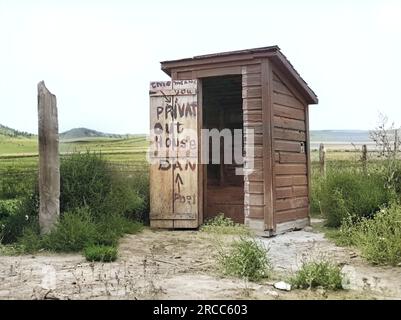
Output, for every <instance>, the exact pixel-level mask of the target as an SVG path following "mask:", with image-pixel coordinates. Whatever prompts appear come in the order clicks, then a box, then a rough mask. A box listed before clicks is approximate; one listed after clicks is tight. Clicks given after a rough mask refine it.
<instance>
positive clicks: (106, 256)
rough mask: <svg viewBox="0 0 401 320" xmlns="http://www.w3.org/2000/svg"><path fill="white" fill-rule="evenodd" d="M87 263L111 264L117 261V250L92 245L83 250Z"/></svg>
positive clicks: (110, 247) (111, 247)
mask: <svg viewBox="0 0 401 320" xmlns="http://www.w3.org/2000/svg"><path fill="white" fill-rule="evenodd" d="M84 256H85V258H86V260H88V261H99V262H113V261H115V260H116V259H117V248H116V247H113V246H103V245H92V246H88V247H86V248H85V250H84Z"/></svg>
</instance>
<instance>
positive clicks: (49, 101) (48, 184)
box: [38, 81, 60, 234]
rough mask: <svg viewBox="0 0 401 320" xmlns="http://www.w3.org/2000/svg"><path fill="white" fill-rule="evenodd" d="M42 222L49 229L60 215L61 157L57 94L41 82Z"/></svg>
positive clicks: (44, 229) (40, 208) (40, 207)
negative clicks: (52, 92)
mask: <svg viewBox="0 0 401 320" xmlns="http://www.w3.org/2000/svg"><path fill="white" fill-rule="evenodd" d="M38 120H39V130H38V133H39V199H40V204H39V225H40V231H41V233H42V234H46V233H49V232H50V231H51V230H52V229H53V228H54V226H55V224H56V222H57V220H58V218H59V216H60V159H59V136H58V118H57V100H56V96H55V95H53V94H51V93H50V91H49V90H48V89H47V88H46V86H45V83H44V82H43V81H42V82H39V84H38Z"/></svg>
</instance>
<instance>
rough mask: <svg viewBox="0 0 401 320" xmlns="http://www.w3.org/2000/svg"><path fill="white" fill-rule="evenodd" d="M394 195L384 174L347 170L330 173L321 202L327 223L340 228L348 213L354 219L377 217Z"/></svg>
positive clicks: (322, 190)
mask: <svg viewBox="0 0 401 320" xmlns="http://www.w3.org/2000/svg"><path fill="white" fill-rule="evenodd" d="M392 197H393V193H392V192H391V190H389V189H388V188H385V186H384V181H383V179H382V177H381V176H380V175H378V174H373V173H372V174H369V175H365V174H363V173H362V172H358V171H345V170H344V171H333V172H330V173H329V174H328V175H327V177H326V180H325V181H324V182H323V184H322V187H321V195H320V203H321V208H322V211H323V213H324V215H325V216H326V218H327V226H329V227H339V226H340V225H341V222H342V221H343V220H344V218H346V217H348V216H350V217H351V219H352V220H353V221H354V222H355V221H358V220H359V219H361V218H363V217H371V216H373V214H374V213H375V212H376V211H377V210H378V209H379V208H380V207H381V206H382V205H384V204H387V203H389V201H390V200H391V199H392Z"/></svg>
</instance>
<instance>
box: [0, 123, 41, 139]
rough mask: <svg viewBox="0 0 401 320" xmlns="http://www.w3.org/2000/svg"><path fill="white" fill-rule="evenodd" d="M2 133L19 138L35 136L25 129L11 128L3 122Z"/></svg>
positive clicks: (0, 133)
mask: <svg viewBox="0 0 401 320" xmlns="http://www.w3.org/2000/svg"><path fill="white" fill-rule="evenodd" d="M0 135H2V136H7V137H11V138H18V137H25V138H30V137H33V136H34V135H33V134H32V133H29V132H25V131H18V130H15V129H12V128H9V127H7V126H4V125H2V124H0Z"/></svg>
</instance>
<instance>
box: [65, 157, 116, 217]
mask: <svg viewBox="0 0 401 320" xmlns="http://www.w3.org/2000/svg"><path fill="white" fill-rule="evenodd" d="M111 191H112V173H111V171H110V168H109V167H108V165H107V162H106V161H105V160H104V159H103V157H102V155H101V154H95V153H91V152H89V151H88V152H86V153H75V154H72V155H69V156H68V157H66V158H64V159H62V161H61V164H60V206H61V212H67V211H71V210H74V209H77V208H82V207H88V208H89V209H90V210H91V212H92V214H95V215H100V214H101V213H103V212H104V211H103V209H104V203H105V201H104V200H105V199H106V198H107V197H109V195H110V193H111Z"/></svg>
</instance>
